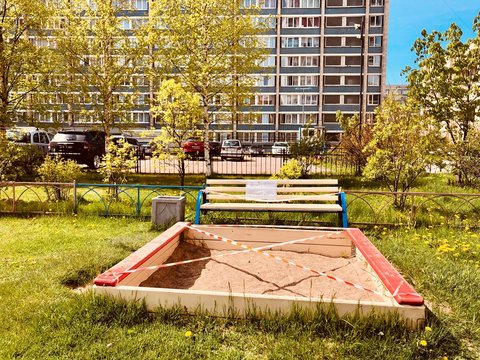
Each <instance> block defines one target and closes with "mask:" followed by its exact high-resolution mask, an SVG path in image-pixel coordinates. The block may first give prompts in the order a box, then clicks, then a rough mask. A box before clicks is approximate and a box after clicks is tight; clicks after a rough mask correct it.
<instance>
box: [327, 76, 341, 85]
mask: <svg viewBox="0 0 480 360" xmlns="http://www.w3.org/2000/svg"><path fill="white" fill-rule="evenodd" d="M340 80H341V77H340V76H328V75H327V76H325V77H324V78H323V84H324V85H340Z"/></svg>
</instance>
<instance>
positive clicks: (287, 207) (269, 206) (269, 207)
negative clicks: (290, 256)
mask: <svg viewBox="0 0 480 360" xmlns="http://www.w3.org/2000/svg"><path fill="white" fill-rule="evenodd" d="M200 209H201V210H225V211H294V212H299V211H311V212H342V207H341V206H340V205H338V204H292V203H288V204H285V203H205V204H202V205H201V206H200Z"/></svg>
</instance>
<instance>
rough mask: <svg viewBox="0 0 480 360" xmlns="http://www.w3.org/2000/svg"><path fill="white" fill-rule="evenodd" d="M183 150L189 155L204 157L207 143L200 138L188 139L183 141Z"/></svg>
mask: <svg viewBox="0 0 480 360" xmlns="http://www.w3.org/2000/svg"><path fill="white" fill-rule="evenodd" d="M182 148H183V152H184V153H185V155H187V156H189V157H203V156H204V155H205V144H204V142H203V141H202V140H200V139H198V138H191V139H188V140H187V141H185V142H184V143H183V146H182Z"/></svg>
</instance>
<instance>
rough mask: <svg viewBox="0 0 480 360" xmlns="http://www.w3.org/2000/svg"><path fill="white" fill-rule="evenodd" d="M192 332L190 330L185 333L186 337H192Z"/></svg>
mask: <svg viewBox="0 0 480 360" xmlns="http://www.w3.org/2000/svg"><path fill="white" fill-rule="evenodd" d="M192 335H193V334H192V332H191V331H190V330H187V331H185V337H192Z"/></svg>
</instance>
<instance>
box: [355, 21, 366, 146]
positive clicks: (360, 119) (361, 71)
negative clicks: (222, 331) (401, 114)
mask: <svg viewBox="0 0 480 360" xmlns="http://www.w3.org/2000/svg"><path fill="white" fill-rule="evenodd" d="M354 26H355V30H360V35H357V38H360V39H361V48H360V114H359V115H360V116H359V120H358V142H359V143H361V142H362V124H363V82H364V81H363V77H364V74H363V67H364V59H365V56H364V53H365V34H364V31H365V30H364V29H365V17H362V22H361V23H360V24H355V25H354Z"/></svg>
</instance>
